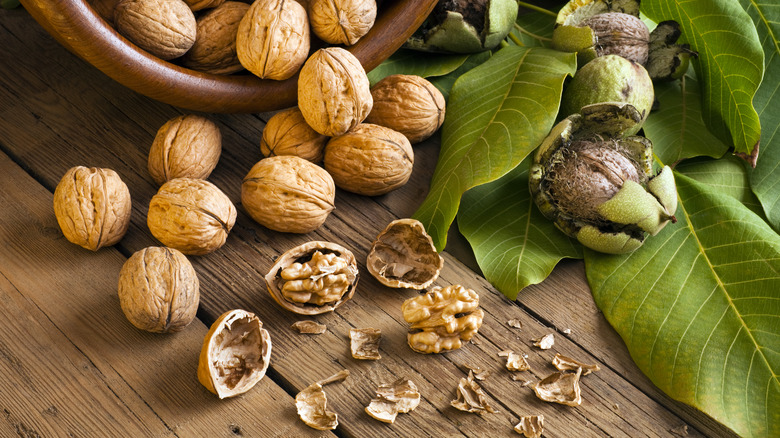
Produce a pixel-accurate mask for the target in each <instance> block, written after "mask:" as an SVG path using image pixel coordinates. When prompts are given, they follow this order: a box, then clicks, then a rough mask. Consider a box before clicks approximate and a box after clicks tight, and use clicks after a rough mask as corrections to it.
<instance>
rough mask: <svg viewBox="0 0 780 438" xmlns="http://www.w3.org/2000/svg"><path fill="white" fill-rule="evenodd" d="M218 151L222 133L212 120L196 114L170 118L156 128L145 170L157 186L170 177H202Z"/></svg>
mask: <svg viewBox="0 0 780 438" xmlns="http://www.w3.org/2000/svg"><path fill="white" fill-rule="evenodd" d="M221 153H222V134H221V133H220V131H219V127H217V125H216V124H214V122H212V121H210V120H209V119H207V118H205V117H202V116H197V115H184V116H178V117H174V118H173V119H171V120H169V121H167V122H166V123H165V124H164V125H163V126H162V127H160V129H159V130H158V131H157V135H156V136H155V138H154V142H153V143H152V147H151V149H150V150H149V162H148V169H149V174H150V175H152V179H154V182H156V183H157V184H158V185H162V184H163V183H165V182H166V181H168V180H170V179H173V178H182V177H187V178H200V179H205V178H208V177H209V175H211V171H212V170H214V168H215V167H216V166H217V162H218V161H219V156H220V154H221Z"/></svg>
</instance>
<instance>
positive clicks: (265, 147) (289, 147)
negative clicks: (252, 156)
mask: <svg viewBox="0 0 780 438" xmlns="http://www.w3.org/2000/svg"><path fill="white" fill-rule="evenodd" d="M327 142H328V137H326V136H324V135H322V134H320V133H318V132H317V131H315V130H313V129H312V128H311V126H309V125H308V124H307V123H306V119H304V118H303V114H301V110H300V109H298V107H293V108H288V109H286V110H284V111H279V112H278V113H276V114H274V115H273V116H272V117H271V118H270V119H268V123H266V125H265V128H263V137H262V139H261V140H260V152H262V153H263V155H264V156H266V157H273V156H276V155H295V156H296V157H301V158H303V159H305V160H308V161H311V162H312V163H319V162H320V161H322V155H323V150H324V149H325V143H327Z"/></svg>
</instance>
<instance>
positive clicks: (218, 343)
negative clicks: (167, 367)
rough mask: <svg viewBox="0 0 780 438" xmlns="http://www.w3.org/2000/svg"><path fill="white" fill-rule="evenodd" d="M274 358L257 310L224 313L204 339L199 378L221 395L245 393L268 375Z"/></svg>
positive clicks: (199, 363) (199, 362) (268, 338)
mask: <svg viewBox="0 0 780 438" xmlns="http://www.w3.org/2000/svg"><path fill="white" fill-rule="evenodd" d="M270 361H271V336H270V334H269V333H268V331H267V330H265V329H264V328H263V323H262V322H260V320H259V319H258V318H257V316H256V315H255V314H254V313H251V312H247V311H245V310H241V309H235V310H229V311H227V312H225V313H223V314H222V315H221V316H220V317H219V318H218V319H217V320H216V321H215V322H214V324H212V325H211V328H210V329H209V332H208V333H207V334H206V337H205V338H204V339H203V348H202V349H201V351H200V358H199V360H198V380H199V381H200V383H201V384H202V385H203V386H205V387H206V389H208V390H209V391H211V392H213V393H214V394H216V395H217V396H219V398H221V399H222V398H226V397H233V396H236V395H239V394H243V393H245V392H247V391H249V390H250V389H252V387H254V386H255V385H256V384H257V382H259V381H260V379H262V378H263V376H265V372H266V370H267V369H268V364H269V363H270Z"/></svg>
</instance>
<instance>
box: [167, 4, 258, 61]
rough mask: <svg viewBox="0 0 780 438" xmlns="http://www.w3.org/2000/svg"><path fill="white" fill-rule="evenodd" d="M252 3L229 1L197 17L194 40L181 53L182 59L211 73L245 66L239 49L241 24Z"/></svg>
mask: <svg viewBox="0 0 780 438" xmlns="http://www.w3.org/2000/svg"><path fill="white" fill-rule="evenodd" d="M248 9H249V5H248V4H246V3H243V2H239V1H226V2H224V3H222V4H221V5H219V6H217V7H216V8H214V9H212V10H210V11H208V12H206V13H204V14H203V15H201V16H200V17H198V20H197V24H198V29H197V35H196V37H195V44H193V45H192V47H191V48H190V50H189V51H188V52H187V53H185V54H184V57H182V63H183V64H184V65H185V66H187V67H189V68H191V69H193V70H198V71H202V72H204V73H211V74H217V75H219V74H230V73H235V72H237V71H241V70H243V69H244V66H243V65H241V62H239V60H238V54H237V53H236V35H237V34H238V24H239V23H240V22H241V19H242V18H244V15H246V11H247V10H248Z"/></svg>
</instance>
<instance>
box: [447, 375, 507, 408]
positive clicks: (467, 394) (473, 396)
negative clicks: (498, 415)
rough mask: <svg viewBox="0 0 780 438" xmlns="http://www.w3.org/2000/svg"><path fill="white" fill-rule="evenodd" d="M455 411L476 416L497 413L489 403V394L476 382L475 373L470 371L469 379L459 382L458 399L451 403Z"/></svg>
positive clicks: (464, 378)
mask: <svg viewBox="0 0 780 438" xmlns="http://www.w3.org/2000/svg"><path fill="white" fill-rule="evenodd" d="M450 404H451V405H452V407H454V408H455V409H458V410H461V411H465V412H473V413H475V414H480V415H482V414H484V413H486V412H489V413H494V412H497V411H496V410H495V409H494V408H493V406H490V404H489V403H488V401H487V394H485V391H483V390H482V387H480V386H479V384H478V383H477V382H476V381H475V380H474V373H472V372H471V371H469V376H468V377H462V378H461V379H460V382H458V389H457V391H456V398H455V400H452V401H451V402H450Z"/></svg>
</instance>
